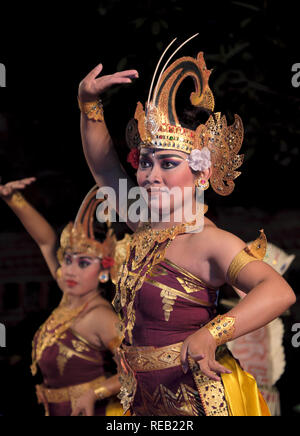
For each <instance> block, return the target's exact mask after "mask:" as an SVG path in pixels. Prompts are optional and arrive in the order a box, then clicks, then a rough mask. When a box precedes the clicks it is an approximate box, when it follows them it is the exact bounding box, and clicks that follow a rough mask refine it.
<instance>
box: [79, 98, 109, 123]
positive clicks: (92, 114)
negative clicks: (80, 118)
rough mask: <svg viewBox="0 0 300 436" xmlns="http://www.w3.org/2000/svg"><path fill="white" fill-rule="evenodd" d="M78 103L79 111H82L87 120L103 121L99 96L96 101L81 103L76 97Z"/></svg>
mask: <svg viewBox="0 0 300 436" xmlns="http://www.w3.org/2000/svg"><path fill="white" fill-rule="evenodd" d="M78 105H79V109H80V110H81V112H82V113H84V114H85V115H86V116H87V117H88V119H89V120H94V121H100V122H101V121H104V112H103V105H102V101H101V99H100V98H99V99H98V100H96V101H87V102H85V103H83V102H81V101H80V99H79V97H78Z"/></svg>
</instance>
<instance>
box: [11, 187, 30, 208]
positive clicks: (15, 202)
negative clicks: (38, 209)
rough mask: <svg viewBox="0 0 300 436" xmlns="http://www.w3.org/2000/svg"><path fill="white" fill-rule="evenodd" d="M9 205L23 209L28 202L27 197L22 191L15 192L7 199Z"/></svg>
mask: <svg viewBox="0 0 300 436" xmlns="http://www.w3.org/2000/svg"><path fill="white" fill-rule="evenodd" d="M6 203H7V204H8V206H15V207H17V208H19V209H23V207H24V206H25V205H26V204H27V202H26V200H25V198H24V197H23V195H22V194H21V193H20V192H18V191H17V192H14V193H13V195H12V196H11V197H10V198H9V199H7V200H6Z"/></svg>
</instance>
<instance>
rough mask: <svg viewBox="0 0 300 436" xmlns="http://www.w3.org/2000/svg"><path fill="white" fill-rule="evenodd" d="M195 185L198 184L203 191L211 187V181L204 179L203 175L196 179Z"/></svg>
mask: <svg viewBox="0 0 300 436" xmlns="http://www.w3.org/2000/svg"><path fill="white" fill-rule="evenodd" d="M195 185H196V186H197V188H200V189H202V190H203V191H205V190H206V189H208V188H209V181H208V180H205V179H202V177H199V179H197V180H196V182H195Z"/></svg>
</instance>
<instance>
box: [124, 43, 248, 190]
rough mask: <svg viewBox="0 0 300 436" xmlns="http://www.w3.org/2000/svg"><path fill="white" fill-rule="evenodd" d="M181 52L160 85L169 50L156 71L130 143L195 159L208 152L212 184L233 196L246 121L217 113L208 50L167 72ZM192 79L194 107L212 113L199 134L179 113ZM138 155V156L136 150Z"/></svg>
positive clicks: (132, 123) (129, 131)
mask: <svg viewBox="0 0 300 436" xmlns="http://www.w3.org/2000/svg"><path fill="white" fill-rule="evenodd" d="M194 36H196V35H194ZM190 39H191V38H190ZM190 39H189V40H190ZM189 40H188V41H189ZM174 41H175V40H174ZM174 41H172V43H173V42H174ZM188 41H186V42H188ZM172 43H171V44H172ZM171 44H170V45H171ZM184 44H185V43H184ZM184 44H182V45H181V46H180V47H179V48H181V47H182V46H183V45H184ZM170 45H169V47H170ZM169 47H167V49H166V50H165V52H166V51H167V50H168V48H169ZM179 48H178V49H177V50H176V51H175V52H174V53H173V54H172V56H171V57H170V58H169V60H168V61H167V62H166V64H165V66H164V67H163V68H162V71H161V73H160V75H159V77H158V80H157V83H156V85H155V86H154V81H155V76H156V73H157V71H158V68H159V65H160V62H161V60H162V58H163V56H164V54H165V52H164V53H163V55H162V57H161V59H160V61H159V63H158V65H157V68H156V71H155V73H154V77H153V80H152V84H151V87H150V91H149V96H148V101H147V103H146V105H145V109H144V108H143V105H142V104H141V103H140V102H138V104H137V108H136V111H135V115H134V119H132V120H131V121H130V122H129V123H128V126H127V129H126V139H127V143H128V145H129V147H130V148H131V149H133V150H138V149H140V148H149V149H156V150H161V149H170V150H177V151H183V152H185V153H187V154H189V155H191V153H193V151H194V150H203V149H205V150H207V149H208V150H209V152H210V156H211V168H212V176H211V178H210V182H211V186H212V188H213V189H214V191H215V192H217V193H218V194H220V195H224V196H225V195H229V194H230V193H231V192H232V191H233V189H234V182H233V180H234V179H236V178H237V177H238V176H239V175H240V174H241V173H240V172H238V171H236V169H237V168H238V167H239V166H240V165H241V164H242V162H243V157H244V156H243V155H238V152H239V150H240V148H241V145H242V142H243V137H244V130H243V123H242V120H241V119H240V117H239V116H238V115H235V120H234V123H233V124H232V125H230V126H228V125H227V120H226V117H225V116H222V115H221V113H220V112H217V113H213V111H214V106H215V102H214V96H213V93H212V91H211V89H210V87H209V84H208V80H209V76H210V74H211V71H210V70H208V69H207V68H206V64H205V61H204V57H203V53H202V52H200V53H199V54H198V56H197V58H192V57H182V58H180V59H177V60H176V61H175V62H173V63H172V64H171V65H170V66H169V67H168V68H167V64H168V63H169V61H170V59H171V58H172V57H173V56H174V55H175V53H176V52H177V51H178V50H179ZM188 77H191V78H192V79H193V81H194V85H195V91H194V92H192V93H191V95H190V101H191V103H192V105H193V106H196V107H201V108H203V109H205V110H207V111H209V112H210V113H211V115H210V117H209V119H208V120H207V122H206V123H205V124H200V125H199V126H198V127H197V128H196V130H191V129H188V128H185V127H183V126H182V125H181V124H180V121H179V119H178V116H177V112H176V95H177V91H178V88H179V86H180V85H181V83H182V82H183V81H184V80H185V79H186V78H188ZM153 88H154V89H153ZM198 153H199V152H198ZM132 154H133V156H134V151H133V152H132Z"/></svg>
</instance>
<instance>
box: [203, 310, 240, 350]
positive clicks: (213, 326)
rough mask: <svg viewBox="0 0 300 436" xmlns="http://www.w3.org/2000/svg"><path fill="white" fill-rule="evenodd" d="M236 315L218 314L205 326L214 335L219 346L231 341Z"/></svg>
mask: <svg viewBox="0 0 300 436" xmlns="http://www.w3.org/2000/svg"><path fill="white" fill-rule="evenodd" d="M234 324H235V317H234V316H227V315H218V316H216V317H215V318H214V319H212V320H211V321H210V322H209V323H208V324H206V325H205V327H206V328H207V329H208V331H209V333H210V334H211V335H212V336H213V338H214V339H215V341H216V344H217V346H219V345H223V344H225V343H226V342H229V341H230V340H231V339H232V337H233V334H234V331H235V327H234Z"/></svg>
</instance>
